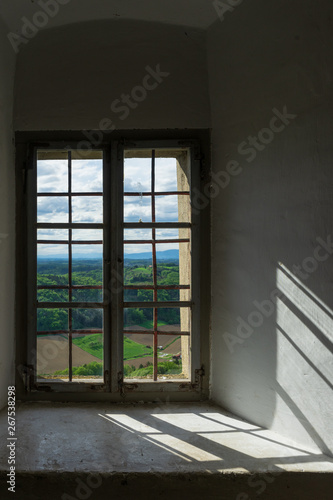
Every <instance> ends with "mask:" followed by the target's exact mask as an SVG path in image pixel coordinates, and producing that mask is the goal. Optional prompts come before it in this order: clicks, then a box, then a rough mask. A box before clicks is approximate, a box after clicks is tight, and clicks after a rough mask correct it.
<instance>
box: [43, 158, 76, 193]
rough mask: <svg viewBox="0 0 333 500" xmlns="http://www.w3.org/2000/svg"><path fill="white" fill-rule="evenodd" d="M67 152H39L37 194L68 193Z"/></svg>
mask: <svg viewBox="0 0 333 500" xmlns="http://www.w3.org/2000/svg"><path fill="white" fill-rule="evenodd" d="M67 158H68V153H67V151H38V153H37V192H38V193H66V192H68V159H67Z"/></svg>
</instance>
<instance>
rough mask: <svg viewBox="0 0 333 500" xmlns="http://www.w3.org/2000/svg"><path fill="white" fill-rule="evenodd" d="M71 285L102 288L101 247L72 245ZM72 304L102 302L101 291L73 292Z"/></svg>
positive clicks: (84, 290)
mask: <svg viewBox="0 0 333 500" xmlns="http://www.w3.org/2000/svg"><path fill="white" fill-rule="evenodd" d="M72 249H73V250H72V256H73V265H72V283H73V285H75V286H85V287H86V286H103V246H102V245H72ZM72 297H73V301H74V302H102V301H103V289H102V290H98V289H97V290H96V289H95V290H94V289H93V290H92V289H90V290H89V289H87V290H86V289H83V290H73V292H72Z"/></svg>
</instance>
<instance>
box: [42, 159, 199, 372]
mask: <svg viewBox="0 0 333 500" xmlns="http://www.w3.org/2000/svg"><path fill="white" fill-rule="evenodd" d="M162 156H163V155H162ZM187 177H188V175H187V172H185V169H183V170H182V169H181V168H180V165H179V162H178V160H177V159H176V157H175V156H174V157H172V155H169V157H161V154H160V157H158V155H156V153H155V151H154V150H150V151H148V153H147V152H146V153H145V154H141V155H137V154H134V153H131V152H130V151H129V152H128V153H127V154H125V159H124V183H123V188H124V193H123V194H124V196H123V221H119V223H122V222H123V227H124V230H123V238H124V242H123V251H124V254H123V257H124V260H123V287H122V289H121V290H120V292H119V293H121V294H122V300H123V301H124V308H123V334H124V335H123V353H124V354H123V373H124V377H125V378H127V379H133V378H138V379H142V380H145V379H147V380H149V379H155V380H157V379H161V380H168V379H173V378H186V377H187V376H188V374H187V371H188V366H186V369H184V354H185V359H186V361H185V362H186V364H188V350H189V336H190V308H189V307H186V306H187V302H188V301H189V300H190V265H189V262H190V241H191V234H190V216H189V213H190V210H189V206H190V201H189V187H188V178H187ZM103 194H104V190H103V153H102V152H101V151H96V152H94V154H92V155H90V157H89V158H86V159H83V158H82V155H81V154H80V152H76V151H71V152H68V151H59V150H58V151H39V153H38V158H37V300H38V302H37V376H38V380H39V381H50V380H58V381H87V380H95V381H102V380H103V370H104V359H105V352H104V351H105V349H104V341H105V338H104V330H105V328H104V326H105V325H104V311H105V307H106V306H107V301H108V300H109V297H110V295H109V294H108V293H107V294H105V293H104V288H105V287H104V283H103V276H104V274H103V266H104V255H103V245H104V240H105V231H109V230H110V228H108V227H106V226H105V224H104V219H103V206H105V205H103ZM155 223H156V224H155ZM147 225H148V227H147ZM182 261H183V264H182V265H181V266H180V264H181V262H182ZM163 302H164V304H161V306H160V303H163ZM157 303H158V304H157ZM178 303H179V304H178ZM165 306H166V307H165ZM111 334H112V333H111Z"/></svg>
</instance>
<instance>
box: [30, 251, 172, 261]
mask: <svg viewBox="0 0 333 500" xmlns="http://www.w3.org/2000/svg"><path fill="white" fill-rule="evenodd" d="M156 257H157V258H158V259H160V260H170V259H172V260H179V250H174V249H172V250H163V251H161V252H156ZM124 259H125V260H151V259H152V254H151V253H149V252H138V253H129V254H125V255H124ZM40 260H59V261H61V260H62V261H68V258H67V257H64V256H63V255H56V254H55V255H40V256H39V257H38V258H37V261H40ZM72 260H73V261H74V260H103V258H102V257H101V256H100V255H97V254H90V255H76V256H73V257H72Z"/></svg>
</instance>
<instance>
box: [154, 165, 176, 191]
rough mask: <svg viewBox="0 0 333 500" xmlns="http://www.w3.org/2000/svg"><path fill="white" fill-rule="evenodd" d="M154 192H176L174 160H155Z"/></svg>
mask: <svg viewBox="0 0 333 500" xmlns="http://www.w3.org/2000/svg"><path fill="white" fill-rule="evenodd" d="M155 191H177V160H176V158H156V160H155Z"/></svg>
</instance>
